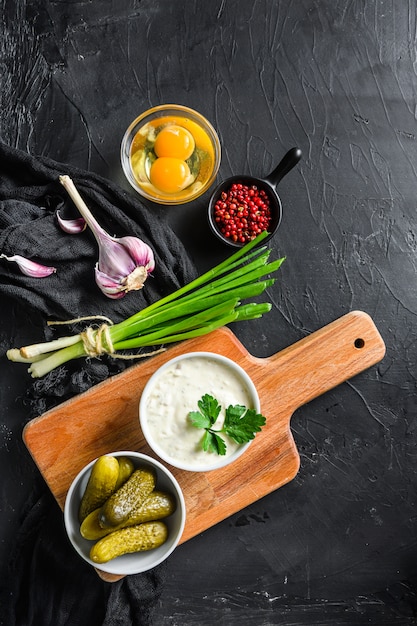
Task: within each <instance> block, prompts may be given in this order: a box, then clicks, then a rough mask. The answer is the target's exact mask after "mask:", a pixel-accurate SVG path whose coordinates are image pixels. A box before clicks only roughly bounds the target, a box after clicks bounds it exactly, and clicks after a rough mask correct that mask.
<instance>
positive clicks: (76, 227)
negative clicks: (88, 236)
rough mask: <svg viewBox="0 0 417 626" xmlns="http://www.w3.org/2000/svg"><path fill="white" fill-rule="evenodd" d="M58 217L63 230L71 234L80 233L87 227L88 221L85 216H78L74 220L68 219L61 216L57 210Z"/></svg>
mask: <svg viewBox="0 0 417 626" xmlns="http://www.w3.org/2000/svg"><path fill="white" fill-rule="evenodd" d="M56 219H57V222H58V224H59V226H60V228H61V230H63V231H64V232H66V233H69V234H70V235H78V233H82V232H83V231H84V230H85V229H86V228H87V222H86V221H85V219H84V218H83V217H78V218H77V219H73V220H67V219H64V218H63V217H61V215H60V213H59V211H57V212H56Z"/></svg>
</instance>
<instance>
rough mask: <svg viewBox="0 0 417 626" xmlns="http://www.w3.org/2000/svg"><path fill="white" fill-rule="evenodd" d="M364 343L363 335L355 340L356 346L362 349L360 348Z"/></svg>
mask: <svg viewBox="0 0 417 626" xmlns="http://www.w3.org/2000/svg"><path fill="white" fill-rule="evenodd" d="M364 345H365V341H364V340H363V339H362V338H361V337H358V338H357V339H355V341H354V346H355V348H359V349H360V348H363V347H364Z"/></svg>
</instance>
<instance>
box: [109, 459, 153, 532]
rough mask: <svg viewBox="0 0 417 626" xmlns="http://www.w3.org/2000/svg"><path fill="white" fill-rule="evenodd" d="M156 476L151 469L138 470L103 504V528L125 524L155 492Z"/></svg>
mask: <svg viewBox="0 0 417 626" xmlns="http://www.w3.org/2000/svg"><path fill="white" fill-rule="evenodd" d="M155 484H156V475H155V472H154V471H153V470H150V469H137V470H135V471H134V472H133V474H132V475H131V476H130V478H128V480H127V481H126V482H125V483H124V484H123V485H122V486H121V487H120V489H118V490H117V491H116V492H115V493H113V494H112V495H111V496H110V497H109V498H108V500H106V502H105V503H104V504H103V506H102V507H101V511H100V516H99V523H100V526H101V527H102V528H111V527H115V526H119V525H120V524H123V523H124V522H125V521H126V520H127V519H128V518H129V516H130V515H131V512H132V511H133V509H135V508H136V507H138V506H140V505H141V504H142V502H143V501H144V500H145V498H147V496H148V495H149V494H150V493H151V492H152V491H153V490H154V488H155Z"/></svg>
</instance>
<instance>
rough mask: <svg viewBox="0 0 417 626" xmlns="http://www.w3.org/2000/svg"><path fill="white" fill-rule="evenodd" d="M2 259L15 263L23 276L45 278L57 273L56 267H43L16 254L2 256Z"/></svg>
mask: <svg viewBox="0 0 417 626" xmlns="http://www.w3.org/2000/svg"><path fill="white" fill-rule="evenodd" d="M0 259H6V261H14V262H15V263H17V265H18V266H19V269H20V271H21V272H22V274H25V275H26V276H30V277H31V278H45V276H50V275H51V274H54V273H55V272H56V268H55V267H49V266H47V265H41V264H40V263H36V262H35V261H31V260H30V259H27V258H26V257H24V256H20V255H19V254H14V255H13V256H6V255H5V254H0Z"/></svg>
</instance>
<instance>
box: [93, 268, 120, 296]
mask: <svg viewBox="0 0 417 626" xmlns="http://www.w3.org/2000/svg"><path fill="white" fill-rule="evenodd" d="M95 277H96V283H97V285H98V287H99V288H100V289H101V291H102V292H103V293H104V295H105V296H107V297H108V298H112V299H113V300H117V299H118V298H123V296H124V295H125V294H126V290H125V289H123V286H122V285H121V284H120V282H119V281H115V280H114V279H113V278H111V277H110V276H108V275H107V274H105V273H104V272H102V271H101V270H100V269H99V268H98V264H97V265H96V267H95Z"/></svg>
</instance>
